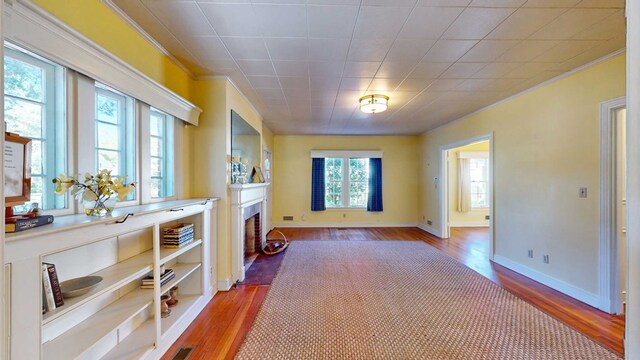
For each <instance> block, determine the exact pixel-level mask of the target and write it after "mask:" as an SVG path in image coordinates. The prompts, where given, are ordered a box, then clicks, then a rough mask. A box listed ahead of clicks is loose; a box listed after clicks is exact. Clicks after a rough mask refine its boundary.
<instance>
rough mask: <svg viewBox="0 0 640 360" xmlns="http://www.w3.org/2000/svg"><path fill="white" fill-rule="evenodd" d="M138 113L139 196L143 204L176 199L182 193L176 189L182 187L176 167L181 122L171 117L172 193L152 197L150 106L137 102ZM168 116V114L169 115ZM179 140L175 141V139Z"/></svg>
mask: <svg viewBox="0 0 640 360" xmlns="http://www.w3.org/2000/svg"><path fill="white" fill-rule="evenodd" d="M138 114H139V119H140V121H139V130H140V131H139V133H140V135H139V138H138V143H139V144H140V148H139V152H140V156H141V160H140V162H139V163H140V186H139V189H140V196H141V201H142V203H143V204H151V203H157V202H162V201H170V200H176V199H178V198H179V196H182V193H181V192H180V193H179V192H178V189H182V184H183V181H182V178H183V177H182V176H178V174H181V173H180V172H178V171H180V170H181V169H179V168H178V164H179V163H182V161H180V160H181V159H182V151H181V150H182V149H181V146H182V141H181V140H182V135H183V134H182V126H181V124H182V122H181V121H178V119H175V118H174V119H172V120H173V121H172V122H173V126H174V128H173V137H174V141H173V174H174V178H173V195H172V196H167V197H160V198H154V197H151V121H150V116H151V107H150V106H149V105H147V104H145V103H142V102H139V103H138ZM169 116H170V115H169ZM178 139H179V140H180V141H177V140H178Z"/></svg>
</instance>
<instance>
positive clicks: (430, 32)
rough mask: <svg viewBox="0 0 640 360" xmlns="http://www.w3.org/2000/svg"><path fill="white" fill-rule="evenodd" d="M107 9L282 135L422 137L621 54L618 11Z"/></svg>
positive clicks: (333, 5) (510, 4)
mask: <svg viewBox="0 0 640 360" xmlns="http://www.w3.org/2000/svg"><path fill="white" fill-rule="evenodd" d="M109 1H110V2H112V3H113V4H114V5H116V6H117V7H119V8H120V10H121V12H123V13H125V14H126V16H128V17H129V18H130V20H132V21H134V22H135V23H137V25H138V26H139V27H140V28H142V29H143V30H144V31H145V32H146V33H147V34H149V35H150V36H151V37H152V38H153V39H155V40H156V41H157V42H158V43H159V44H161V46H162V47H164V48H165V49H166V50H167V51H169V52H170V53H171V54H172V55H173V56H174V57H175V58H176V59H178V61H180V62H181V63H182V64H183V65H184V66H185V67H186V68H188V69H189V71H190V72H191V73H192V74H193V75H194V76H195V77H196V78H198V77H207V76H216V75H226V76H229V77H230V78H231V79H232V80H233V82H234V83H235V84H237V86H238V87H239V88H240V89H241V90H242V92H243V93H244V94H245V95H246V96H247V97H248V98H249V100H250V101H251V102H252V104H253V105H254V106H255V107H256V109H258V111H259V112H260V113H261V114H262V116H263V117H264V121H265V123H266V125H267V126H268V127H269V128H271V129H272V130H273V131H274V132H275V133H278V134H418V133H422V132H424V131H427V130H430V129H433V128H435V127H437V126H439V125H442V124H444V123H446V122H449V121H452V120H455V119H457V118H459V117H461V116H464V115H466V114H468V113H471V112H473V111H475V110H477V109H480V108H482V107H484V106H486V105H489V104H491V103H494V102H496V101H499V100H501V99H504V98H506V97H508V96H510V95H512V94H515V93H518V92H520V91H522V90H525V89H527V88H530V87H532V86H534V85H536V84H539V83H541V82H543V81H545V80H548V79H550V78H553V77H555V76H557V75H560V74H562V73H564V72H567V71H569V70H572V69H575V68H576V67H579V66H580V65H583V64H585V63H588V62H590V61H592V60H595V59H597V58H600V57H602V56H604V55H606V54H609V53H612V52H614V51H616V50H618V49H621V48H623V47H624V46H625V18H624V0H528V1H527V0H235V1H229V0H226V1H225V0H195V1H177V0H109ZM368 93H383V94H385V95H388V96H389V97H390V98H391V99H390V101H389V103H390V106H389V110H388V111H386V112H384V113H380V114H375V115H369V114H364V113H362V112H360V111H359V110H358V109H357V101H358V98H359V97H360V96H362V95H364V94H368Z"/></svg>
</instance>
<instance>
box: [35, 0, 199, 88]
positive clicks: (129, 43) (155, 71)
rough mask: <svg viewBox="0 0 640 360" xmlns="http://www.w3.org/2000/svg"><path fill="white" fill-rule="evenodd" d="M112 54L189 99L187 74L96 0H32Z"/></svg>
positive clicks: (190, 83) (189, 86) (189, 84)
mask: <svg viewBox="0 0 640 360" xmlns="http://www.w3.org/2000/svg"><path fill="white" fill-rule="evenodd" d="M33 2H34V3H35V4H36V5H38V6H40V7H41V8H43V9H44V10H47V11H48V12H50V13H51V14H53V15H54V16H56V17H58V18H59V19H60V20H62V21H64V22H65V23H66V24H67V25H69V26H71V27H72V28H74V29H75V30H77V31H78V32H80V33H82V34H83V35H84V36H86V37H88V38H89V39H91V40H92V41H94V42H95V43H97V44H98V45H100V46H102V47H104V48H105V49H107V50H108V51H109V52H111V53H112V54H114V55H116V56H117V57H119V58H120V59H122V60H124V61H126V62H127V63H128V64H130V65H132V66H133V67H135V68H136V69H138V70H140V71H142V72H143V73H145V74H146V75H147V76H149V77H151V78H152V79H154V80H155V81H157V82H159V83H160V84H162V85H164V86H166V87H167V88H169V89H171V90H173V91H174V92H175V93H177V94H179V95H180V96H182V97H184V98H186V99H187V100H191V86H192V80H191V79H190V78H189V75H187V73H185V72H184V71H183V70H182V69H180V68H179V67H178V66H177V65H176V64H174V63H173V62H171V60H170V59H169V58H168V57H167V56H166V55H165V54H163V53H161V52H160V51H158V50H157V49H156V48H155V47H154V46H153V45H151V44H150V43H149V42H148V41H147V40H146V39H145V38H143V37H142V36H141V35H140V34H139V33H138V32H137V31H136V30H135V29H133V28H132V27H131V26H129V24H127V23H126V22H125V21H124V20H122V19H121V18H120V17H119V16H118V15H116V14H115V13H114V12H113V11H111V9H109V8H108V7H107V6H106V5H105V4H103V3H102V2H101V1H100V0H64V1H60V0H33Z"/></svg>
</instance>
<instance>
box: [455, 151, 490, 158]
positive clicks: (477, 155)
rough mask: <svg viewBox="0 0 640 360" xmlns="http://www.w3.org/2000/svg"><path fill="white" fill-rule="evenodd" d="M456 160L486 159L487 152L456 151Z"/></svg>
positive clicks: (487, 156)
mask: <svg viewBox="0 0 640 360" xmlns="http://www.w3.org/2000/svg"><path fill="white" fill-rule="evenodd" d="M457 157H458V159H488V158H489V152H488V151H458V154H457Z"/></svg>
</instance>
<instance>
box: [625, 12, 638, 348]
mask: <svg viewBox="0 0 640 360" xmlns="http://www.w3.org/2000/svg"><path fill="white" fill-rule="evenodd" d="M626 15H627V49H628V51H627V73H626V74H627V81H626V83H627V93H626V95H627V186H626V191H627V308H626V315H627V319H626V321H625V331H626V333H625V347H624V348H625V358H626V359H628V360H631V359H640V341H638V339H640V136H639V135H640V67H638V64H640V42H639V41H638V39H640V1H637V0H627V6H626Z"/></svg>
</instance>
